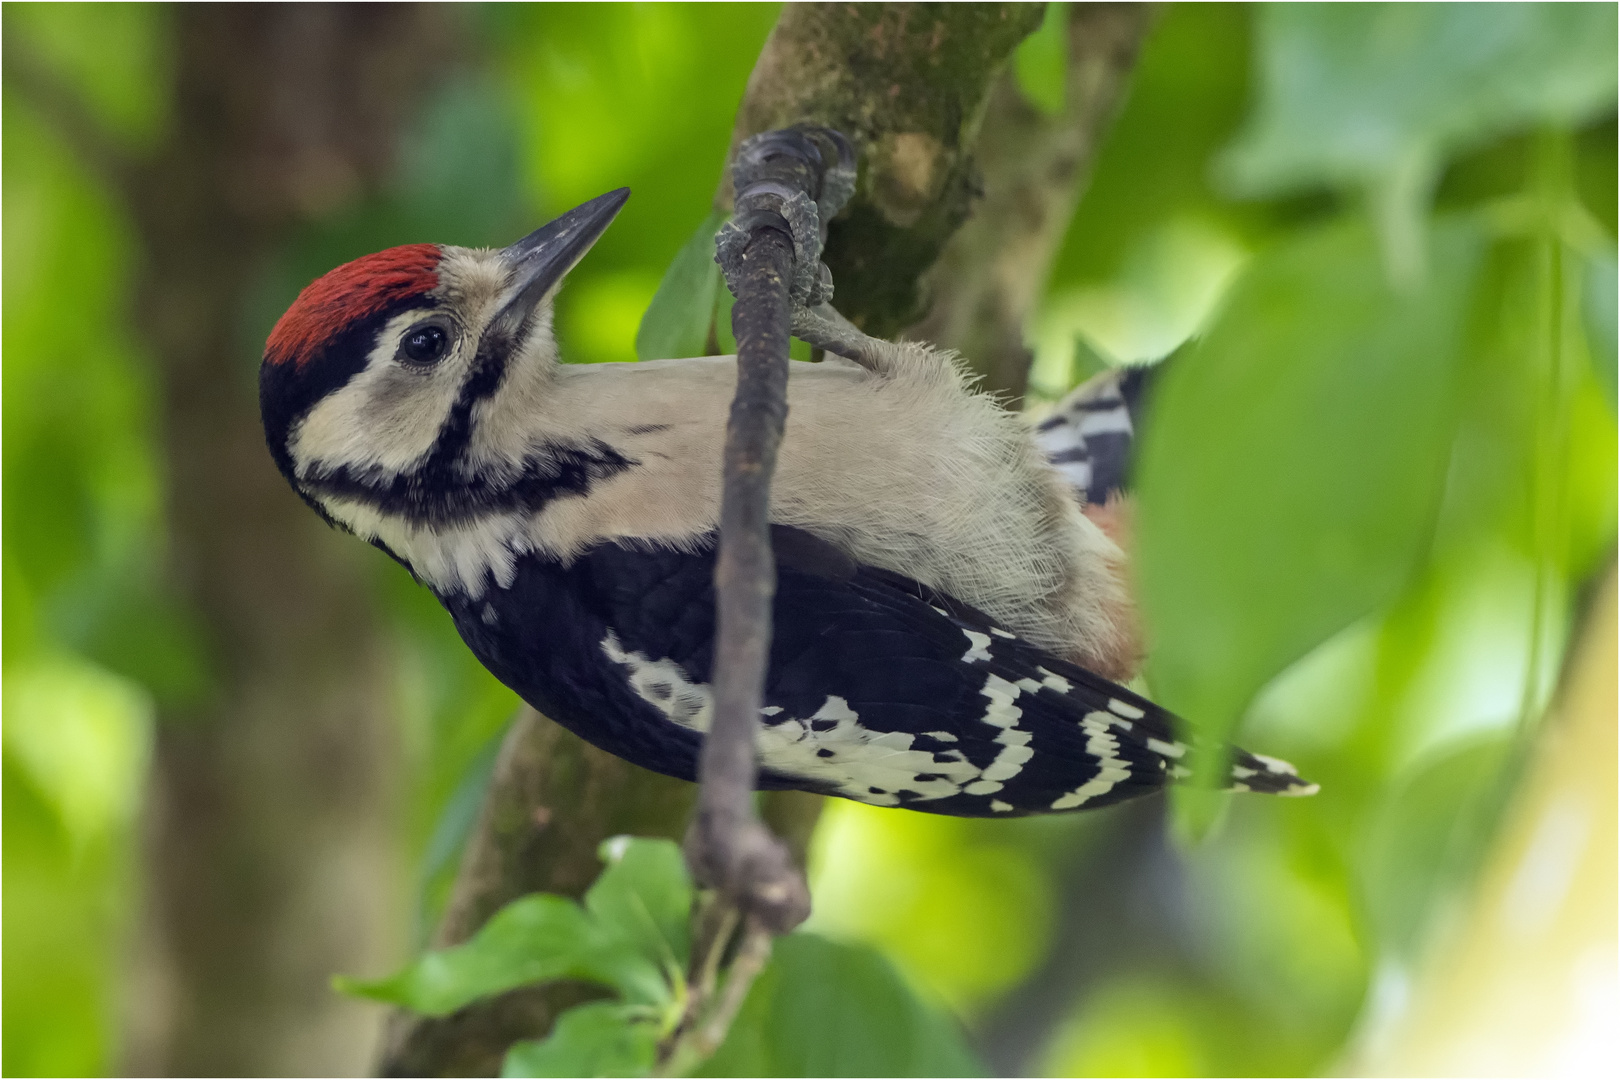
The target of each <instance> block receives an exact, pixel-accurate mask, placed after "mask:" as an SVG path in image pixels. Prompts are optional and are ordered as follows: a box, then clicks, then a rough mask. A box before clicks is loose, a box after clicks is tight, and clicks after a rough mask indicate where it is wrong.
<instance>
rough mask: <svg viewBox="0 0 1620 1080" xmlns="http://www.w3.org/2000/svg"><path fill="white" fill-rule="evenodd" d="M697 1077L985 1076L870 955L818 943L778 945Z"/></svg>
mask: <svg viewBox="0 0 1620 1080" xmlns="http://www.w3.org/2000/svg"><path fill="white" fill-rule="evenodd" d="M695 1075H698V1076H984V1075H986V1073H985V1069H984V1067H983V1066H982V1065H981V1064H979V1062H978V1061H976V1060H975V1059H974V1057H973V1055H972V1054H971V1053H970V1052H969V1051H968V1049H967V1046H966V1044H965V1043H964V1041H963V1038H962V1033H961V1031H960V1030H959V1029H958V1028H957V1026H956V1023H955V1021H954V1020H953V1019H951V1018H950V1017H949V1016H948V1015H946V1014H945V1013H943V1012H941V1011H940V1010H938V1009H935V1008H933V1007H931V1006H929V1005H926V1004H924V1003H923V1002H922V1001H920V1000H918V998H917V996H916V995H915V994H914V993H912V991H911V989H910V988H909V987H907V986H906V984H905V983H904V982H903V981H902V980H901V978H900V976H899V975H898V974H896V972H895V970H894V968H892V967H891V966H890V965H889V962H888V961H887V960H885V959H884V958H883V957H882V956H881V955H879V954H878V953H877V952H875V951H874V950H872V949H870V948H867V947H865V946H855V945H843V944H839V943H837V942H832V941H828V940H827V939H825V938H822V937H818V936H816V935H814V934H789V935H788V936H786V937H783V938H779V939H778V940H777V942H776V946H775V950H774V953H773V955H772V957H771V962H770V965H769V966H768V967H767V968H766V969H765V971H764V972H763V973H762V974H761V975H760V977H759V979H758V981H756V982H755V983H754V986H753V988H752V990H750V992H749V995H748V1000H747V1002H746V1003H745V1004H744V1005H743V1008H742V1010H741V1012H740V1013H739V1014H738V1016H737V1020H736V1022H735V1023H734V1024H732V1027H731V1032H730V1034H729V1035H728V1037H727V1038H726V1041H725V1043H724V1045H722V1046H721V1047H720V1049H719V1050H718V1051H717V1052H716V1053H715V1055H714V1056H713V1057H712V1058H710V1059H709V1060H708V1061H707V1062H705V1063H704V1064H703V1065H702V1066H701V1067H700V1068H699V1069H698V1070H697V1072H696V1074H695Z"/></svg>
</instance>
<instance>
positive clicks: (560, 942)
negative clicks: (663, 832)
mask: <svg viewBox="0 0 1620 1080" xmlns="http://www.w3.org/2000/svg"><path fill="white" fill-rule="evenodd" d="M602 857H603V859H604V860H605V861H607V863H608V867H607V869H606V870H605V871H603V873H602V875H601V877H599V878H598V879H597V881H596V883H595V884H594V885H592V886H591V889H590V891H589V892H588V893H586V894H585V906H584V907H583V908H581V907H580V905H578V904H576V903H575V902H574V901H572V900H569V899H566V898H565V897H561V896H551V895H547V894H544V893H536V894H534V895H532V896H525V897H521V898H520V899H517V900H514V901H512V902H511V903H510V904H507V905H506V906H505V907H504V908H502V909H501V910H500V911H498V912H496V913H495V914H494V915H493V916H491V918H490V920H489V921H488V922H487V923H485V924H484V926H483V927H482V928H481V929H480V930H479V931H478V933H476V934H474V935H473V937H472V939H471V940H470V941H467V942H466V943H464V944H461V945H457V946H455V947H453V948H449V949H439V950H435V951H433V952H429V953H426V954H424V955H423V956H421V957H419V958H418V959H417V960H416V961H414V962H413V963H412V964H410V965H409V966H408V967H406V968H405V970H403V971H401V972H399V973H397V974H395V975H392V976H389V977H388V978H386V979H376V980H372V981H365V980H358V979H350V978H345V977H343V976H339V977H338V979H337V980H336V984H337V986H338V989H340V990H343V991H344V992H346V993H351V994H356V995H358V996H360V997H369V998H373V999H375V1000H377V1001H387V1002H390V1003H392V1004H395V1005H403V1006H405V1007H406V1008H410V1009H415V1010H416V1011H417V1012H421V1013H426V1014H428V1015H429V1016H443V1015H444V1014H445V1013H449V1012H454V1011H455V1010H456V1009H459V1008H461V1007H462V1006H463V1005H466V1004H468V1003H469V1002H472V1001H476V1000H478V999H479V998H481V997H488V996H489V995H491V994H498V993H501V992H502V991H505V990H510V989H512V988H513V987H517V986H526V985H528V984H530V983H539V982H548V981H551V980H553V979H580V980H583V981H586V982H596V983H601V984H603V985H604V986H611V987H613V988H614V989H616V990H618V991H619V993H621V994H622V995H624V998H625V1000H626V1001H628V1002H630V1003H632V1004H638V1005H662V1004H664V1003H666V1002H668V1001H669V999H670V997H671V994H672V992H673V991H672V988H671V986H670V982H669V980H668V978H667V977H666V976H673V977H678V976H679V974H680V973H681V972H682V971H683V970H684V969H685V965H686V957H687V953H688V951H689V948H690V947H689V945H688V939H687V930H686V924H685V919H686V916H687V912H688V911H689V910H690V907H691V902H692V887H691V884H690V882H689V880H688V878H687V876H686V868H685V866H684V864H683V863H682V862H681V854H680V849H679V848H677V847H676V846H675V844H674V843H673V842H672V841H669V840H642V839H637V838H635V837H630V836H621V837H615V838H614V839H612V840H609V841H608V842H607V843H605V844H603V845H602Z"/></svg>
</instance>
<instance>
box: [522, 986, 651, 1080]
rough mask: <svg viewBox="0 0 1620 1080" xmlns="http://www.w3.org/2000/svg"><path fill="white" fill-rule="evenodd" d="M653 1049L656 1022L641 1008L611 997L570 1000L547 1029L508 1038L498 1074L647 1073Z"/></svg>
mask: <svg viewBox="0 0 1620 1080" xmlns="http://www.w3.org/2000/svg"><path fill="white" fill-rule="evenodd" d="M657 1050H658V1025H657V1024H655V1023H653V1022H652V1021H651V1020H649V1019H647V1017H646V1015H645V1010H637V1009H635V1008H634V1007H631V1006H625V1005H620V1004H618V1003H616V1002H611V1001H592V1002H589V1003H587V1004H585V1005H576V1006H574V1007H573V1008H572V1009H569V1010H568V1011H567V1012H565V1013H563V1014H562V1015H561V1016H559V1017H557V1023H556V1024H555V1026H553V1027H552V1029H551V1034H550V1035H548V1036H547V1037H546V1038H544V1039H537V1040H536V1039H531V1040H525V1041H523V1042H517V1043H513V1044H512V1048H511V1049H510V1050H508V1051H507V1052H506V1061H505V1063H504V1064H503V1065H502V1066H501V1075H502V1076H647V1075H648V1074H650V1073H651V1072H652V1067H653V1060H654V1055H655V1054H656V1053H657Z"/></svg>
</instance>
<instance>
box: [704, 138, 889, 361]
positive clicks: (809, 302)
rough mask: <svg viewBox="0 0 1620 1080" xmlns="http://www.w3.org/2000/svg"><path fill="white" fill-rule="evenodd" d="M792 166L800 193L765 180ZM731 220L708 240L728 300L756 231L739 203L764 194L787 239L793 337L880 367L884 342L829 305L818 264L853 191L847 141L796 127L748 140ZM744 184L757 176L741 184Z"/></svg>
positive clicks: (823, 268)
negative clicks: (784, 165) (832, 224)
mask: <svg viewBox="0 0 1620 1080" xmlns="http://www.w3.org/2000/svg"><path fill="white" fill-rule="evenodd" d="M784 158H785V159H788V160H789V161H792V162H794V163H796V164H798V165H799V166H800V170H797V171H801V172H802V173H804V174H806V175H805V176H804V177H803V179H805V180H807V181H808V183H807V184H806V185H805V187H808V189H809V191H810V192H814V193H815V198H814V199H812V198H811V197H810V194H808V193H807V192H806V191H805V190H802V189H801V188H800V187H798V186H796V185H794V184H792V183H784V182H782V179H781V178H778V177H776V176H773V175H770V173H771V172H772V171H775V170H779V169H781V167H782V162H783V159H784ZM736 169H737V175H738V176H739V178H740V182H739V183H738V185H737V195H738V206H739V213H738V214H737V217H736V218H734V219H733V220H732V221H730V222H727V223H726V224H725V225H724V226H722V227H721V230H720V233H719V235H718V236H716V238H715V249H716V250H715V261H716V262H718V263H719V264H720V270H721V273H723V274H724V275H725V278H726V286H727V288H729V289H731V292H732V294H733V295H736V292H737V283H738V281H739V280H740V279H741V275H742V251H743V247H744V245H745V243H746V241H747V237H748V236H749V234H750V233H751V232H752V230H753V229H754V228H755V227H756V226H757V224H758V222H757V221H756V220H755V218H756V217H757V212H755V211H752V210H749V209H743V207H744V204H745V202H750V201H752V200H750V199H745V196H758V195H762V194H763V195H769V196H774V198H772V199H770V202H771V203H772V204H773V205H772V210H773V211H774V212H775V213H776V214H778V215H780V220H781V221H783V222H786V224H787V226H788V229H789V231H790V232H791V234H792V238H793V274H792V280H791V281H790V282H789V286H788V294H789V297H790V298H791V300H792V305H793V328H792V333H793V336H794V337H796V338H798V339H799V340H800V341H805V342H808V343H810V344H811V345H813V346H815V347H816V348H818V349H822V350H824V351H826V352H830V353H833V354H834V355H836V356H842V357H844V358H845V359H848V360H853V361H854V362H855V363H857V364H860V365H861V366H862V367H865V368H870V369H872V370H879V369H881V368H882V367H883V364H884V361H883V356H884V353H883V349H884V347H885V346H887V344H888V343H887V342H884V341H880V340H879V339H877V338H874V337H869V336H868V335H866V334H864V333H862V332H861V330H860V329H859V328H858V327H856V326H855V325H854V324H853V323H851V322H850V321H849V320H848V319H846V318H844V317H843V316H842V315H840V314H839V313H838V311H837V310H836V309H834V308H833V306H832V295H833V280H832V272H831V271H830V270H828V269H827V264H826V263H824V262H822V261H821V254H822V249H823V248H824V246H825V245H826V242H827V224H828V222H830V221H831V220H832V218H833V215H835V214H837V213H838V211H839V210H841V209H842V208H843V206H844V204H845V203H846V202H848V201H849V197H850V196H851V195H853V194H854V192H855V153H854V149H853V148H852V147H851V146H850V143H849V140H848V139H846V138H845V137H844V136H843V135H842V134H840V133H839V132H836V131H833V130H831V129H829V128H817V127H796V128H785V129H783V130H781V131H768V132H765V133H764V134H761V135H755V136H754V137H753V138H751V139H749V140H748V141H747V142H745V143H743V145H742V148H741V149H740V150H739V151H738V154H737V165H736ZM751 177H757V179H754V180H753V182H751V183H750V182H749V179H750V178H751Z"/></svg>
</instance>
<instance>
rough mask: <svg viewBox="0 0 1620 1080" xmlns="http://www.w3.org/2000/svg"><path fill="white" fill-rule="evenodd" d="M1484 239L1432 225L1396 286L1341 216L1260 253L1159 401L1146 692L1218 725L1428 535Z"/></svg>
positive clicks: (1207, 725) (1345, 615)
mask: <svg viewBox="0 0 1620 1080" xmlns="http://www.w3.org/2000/svg"><path fill="white" fill-rule="evenodd" d="M1480 246H1481V245H1480V242H1479V238H1478V236H1477V231H1476V229H1475V228H1474V227H1473V226H1472V225H1471V224H1469V223H1468V222H1466V221H1457V220H1454V221H1449V222H1446V223H1444V224H1442V225H1440V226H1439V227H1438V228H1437V229H1436V235H1435V238H1434V253H1433V266H1432V272H1431V274H1430V277H1429V279H1428V281H1427V282H1426V284H1424V285H1423V286H1422V287H1421V288H1418V289H1416V290H1414V291H1411V292H1396V291H1394V290H1392V288H1391V287H1390V286H1389V285H1388V284H1387V283H1386V280H1385V277H1384V274H1383V272H1382V269H1381V266H1380V262H1379V256H1378V252H1377V249H1376V246H1375V244H1374V243H1373V240H1372V237H1371V235H1370V233H1369V232H1368V231H1367V230H1365V229H1363V228H1359V227H1351V226H1338V227H1334V228H1331V229H1327V230H1323V231H1319V232H1317V233H1314V234H1309V235H1307V236H1305V237H1304V238H1303V239H1301V240H1299V241H1297V242H1294V243H1291V244H1289V245H1287V246H1285V247H1283V248H1280V249H1278V250H1276V251H1274V252H1272V253H1270V254H1268V255H1266V256H1264V257H1262V258H1260V259H1258V260H1257V261H1256V262H1255V263H1254V264H1253V265H1252V266H1251V268H1250V270H1249V272H1248V273H1247V274H1246V275H1245V277H1244V278H1243V279H1242V280H1241V281H1240V282H1239V283H1238V285H1237V286H1236V287H1235V289H1234V294H1233V295H1232V297H1231V298H1230V300H1229V303H1228V305H1227V307H1226V309H1225V311H1224V313H1223V314H1222V316H1221V318H1220V319H1219V321H1218V322H1217V323H1216V325H1215V326H1214V327H1213V329H1212V330H1211V331H1210V333H1209V335H1208V337H1207V338H1205V339H1204V340H1203V341H1202V342H1200V343H1198V344H1196V345H1195V346H1194V347H1193V348H1191V349H1189V350H1187V351H1186V352H1184V353H1182V354H1178V356H1177V357H1176V359H1175V361H1174V362H1173V363H1172V365H1171V367H1170V369H1169V370H1168V371H1167V372H1166V373H1165V375H1164V378H1163V381H1162V384H1161V385H1160V386H1159V387H1158V389H1157V391H1156V395H1155V397H1154V398H1153V401H1152V403H1151V411H1150V414H1149V417H1148V422H1147V430H1146V434H1145V436H1144V439H1143V446H1142V457H1141V461H1140V470H1139V474H1138V475H1139V481H1140V492H1141V493H1140V500H1141V502H1140V516H1139V528H1138V562H1137V572H1138V579H1139V582H1140V591H1141V601H1142V606H1143V611H1144V616H1145V618H1146V621H1147V624H1148V629H1149V634H1150V636H1151V639H1152V641H1153V644H1154V652H1153V656H1152V663H1151V669H1150V675H1151V680H1152V684H1153V687H1154V690H1155V692H1156V693H1157V694H1158V696H1159V697H1160V698H1162V700H1163V701H1164V702H1165V704H1167V705H1169V706H1171V707H1172V708H1174V709H1176V710H1177V711H1179V712H1181V714H1182V715H1184V716H1186V717H1187V718H1188V719H1189V720H1190V721H1191V722H1193V723H1194V724H1196V725H1198V726H1200V727H1201V728H1202V729H1203V730H1204V731H1206V732H1208V733H1210V734H1212V735H1214V736H1216V737H1218V738H1224V737H1225V736H1227V735H1228V734H1229V733H1230V731H1231V728H1232V726H1233V725H1234V724H1235V722H1236V721H1237V718H1238V717H1239V715H1240V714H1241V712H1242V710H1243V708H1244V707H1245V706H1246V704H1247V703H1248V702H1249V700H1250V699H1251V698H1252V697H1253V695H1254V694H1255V692H1256V691H1257V690H1259V688H1260V687H1261V686H1262V685H1263V684H1264V683H1265V682H1266V681H1267V680H1269V679H1270V678H1271V677H1272V676H1274V675H1276V674H1277V673H1278V672H1279V671H1281V670H1282V669H1283V668H1284V667H1286V666H1287V665H1288V664H1290V663H1291V662H1293V661H1294V660H1296V659H1298V658H1299V657H1300V656H1302V655H1304V653H1305V652H1306V651H1308V650H1309V649H1311V648H1312V647H1313V646H1315V645H1317V644H1318V643H1320V642H1321V641H1323V640H1324V639H1326V638H1327V637H1328V635H1330V634H1332V633H1333V632H1335V631H1337V630H1339V629H1340V628H1342V627H1344V626H1346V625H1348V624H1349V623H1350V622H1351V621H1353V620H1354V619H1356V618H1359V617H1361V616H1363V615H1365V614H1367V613H1369V612H1371V611H1373V610H1375V609H1377V608H1378V607H1380V606H1381V605H1383V604H1386V603H1388V602H1389V601H1390V600H1392V599H1393V598H1394V597H1395V595H1397V593H1398V592H1399V590H1400V589H1401V587H1402V585H1403V584H1404V583H1405V582H1406V580H1407V578H1408V576H1409V574H1410V573H1411V570H1412V568H1413V565H1414V563H1415V561H1416V560H1417V559H1418V557H1419V556H1420V555H1421V554H1422V552H1423V551H1424V549H1425V544H1426V541H1427V537H1428V534H1429V530H1430V528H1431V525H1432V522H1433V519H1434V515H1435V512H1436V507H1437V503H1438V499H1439V495H1440V492H1441V486H1442V480H1443V476H1444V473H1445V467H1446V460H1447V454H1448V451H1449V447H1450V441H1451V433H1452V430H1453V427H1454V423H1455V416H1454V414H1455V411H1456V410H1455V396H1456V391H1457V366H1458V360H1459V359H1460V356H1461V350H1462V339H1463V335H1464V323H1465V312H1466V308H1467V304H1468V301H1469V297H1470V283H1471V280H1472V278H1473V276H1474V270H1475V266H1476V264H1477V262H1478V256H1479V251H1480Z"/></svg>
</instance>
